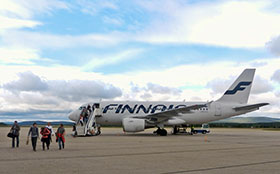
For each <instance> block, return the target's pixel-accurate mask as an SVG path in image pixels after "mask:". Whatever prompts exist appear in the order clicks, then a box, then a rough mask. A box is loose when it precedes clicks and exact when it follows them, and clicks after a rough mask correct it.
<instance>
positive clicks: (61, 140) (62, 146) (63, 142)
mask: <svg viewBox="0 0 280 174" xmlns="http://www.w3.org/2000/svg"><path fill="white" fill-rule="evenodd" d="M61 143H62V148H63V149H64V142H63V140H62V138H61Z"/></svg>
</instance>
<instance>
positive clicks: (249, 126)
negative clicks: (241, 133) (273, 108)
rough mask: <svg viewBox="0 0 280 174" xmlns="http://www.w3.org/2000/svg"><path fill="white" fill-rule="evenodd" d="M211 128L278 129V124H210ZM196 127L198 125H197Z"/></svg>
mask: <svg viewBox="0 0 280 174" xmlns="http://www.w3.org/2000/svg"><path fill="white" fill-rule="evenodd" d="M209 125H210V127H211V128H215V127H217V128H280V122H273V123H210V124H209ZM197 126H198V125H197Z"/></svg>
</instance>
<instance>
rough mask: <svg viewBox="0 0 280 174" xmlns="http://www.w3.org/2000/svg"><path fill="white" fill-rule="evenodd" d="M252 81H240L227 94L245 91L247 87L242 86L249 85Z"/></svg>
mask: <svg viewBox="0 0 280 174" xmlns="http://www.w3.org/2000/svg"><path fill="white" fill-rule="evenodd" d="M251 83H252V82H239V83H238V84H237V85H236V87H235V88H234V89H233V90H227V91H226V92H225V95H233V94H235V93H236V92H237V91H243V90H244V89H245V88H246V87H242V86H249V85H250V84H251Z"/></svg>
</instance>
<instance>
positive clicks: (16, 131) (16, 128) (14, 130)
mask: <svg viewBox="0 0 280 174" xmlns="http://www.w3.org/2000/svg"><path fill="white" fill-rule="evenodd" d="M19 131H20V127H19V125H18V124H17V123H14V124H13V126H12V127H11V132H12V133H13V135H14V136H19Z"/></svg>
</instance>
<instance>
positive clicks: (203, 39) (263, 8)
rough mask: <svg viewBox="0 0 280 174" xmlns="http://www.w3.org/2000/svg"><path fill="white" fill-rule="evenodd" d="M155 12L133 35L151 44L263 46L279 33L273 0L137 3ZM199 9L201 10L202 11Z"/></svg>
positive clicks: (279, 18) (277, 16) (279, 27)
mask: <svg viewBox="0 0 280 174" xmlns="http://www.w3.org/2000/svg"><path fill="white" fill-rule="evenodd" d="M140 4H141V5H142V7H144V8H146V9H147V10H150V11H156V12H158V13H159V15H158V16H159V17H158V18H156V19H154V21H152V24H151V25H148V26H147V28H146V29H145V30H144V32H143V33H142V34H140V35H139V37H138V38H137V39H138V40H139V41H145V42H151V43H198V44H207V45H218V46H226V47H234V48H235V47H246V48H249V47H263V46H264V45H265V43H266V42H267V41H269V40H270V39H271V37H273V36H276V35H279V31H280V24H279V23H278V22H277V21H280V15H279V14H278V13H276V12H274V11H271V10H269V9H270V8H271V5H272V4H273V1H218V2H211V3H209V2H207V3H192V4H188V3H187V4H186V3H182V1H160V2H158V3H157V2H149V1H143V2H141V3H140ZM202 9H203V10H202Z"/></svg>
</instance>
